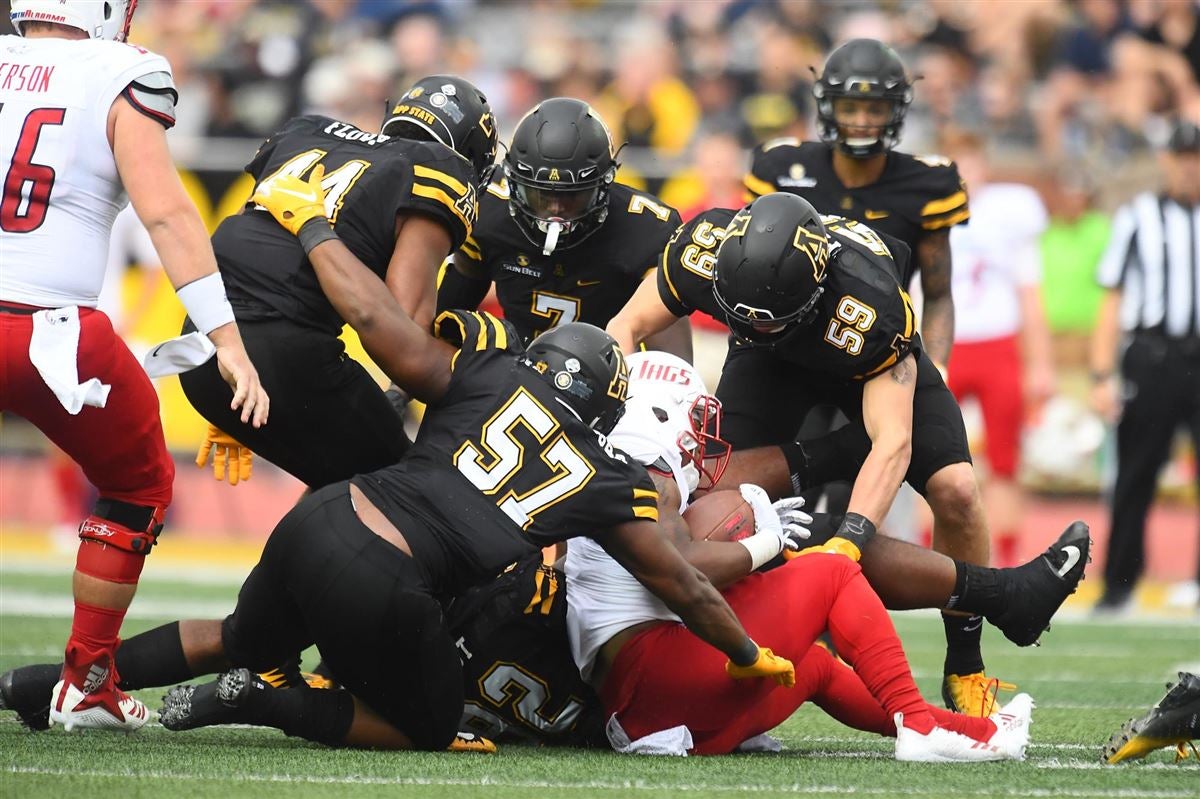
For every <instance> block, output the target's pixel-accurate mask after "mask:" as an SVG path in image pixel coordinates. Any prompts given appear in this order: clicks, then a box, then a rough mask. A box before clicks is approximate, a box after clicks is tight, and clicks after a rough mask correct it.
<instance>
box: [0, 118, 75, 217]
mask: <svg viewBox="0 0 1200 799" xmlns="http://www.w3.org/2000/svg"><path fill="white" fill-rule="evenodd" d="M3 111H4V104H3V103H0V112H3ZM66 114H67V110H66V109H65V108H35V109H34V110H32V111H30V112H29V114H28V116H26V117H25V122H24V123H23V124H22V125H21V134H20V136H18V137H17V146H16V148H15V149H14V150H13V155H12V162H11V164H10V165H9V167H8V174H7V175H5V176H4V194H3V198H2V199H0V230H4V232H6V233H31V232H33V231H35V230H37V229H38V228H39V227H41V226H42V223H43V222H45V221H46V210H47V208H49V206H50V191H51V190H52V189H53V188H54V176H55V172H54V167H51V166H46V165H45V164H35V163H33V151H34V150H36V149H37V146H38V139H39V138H41V135H42V128H43V127H44V126H46V125H61V124H62V123H63V119H64V118H65V117H66ZM26 184H31V185H30V186H29V195H28V201H26V194H25V186H26ZM22 205H24V208H23V209H22Z"/></svg>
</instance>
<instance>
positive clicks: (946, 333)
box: [917, 230, 954, 366]
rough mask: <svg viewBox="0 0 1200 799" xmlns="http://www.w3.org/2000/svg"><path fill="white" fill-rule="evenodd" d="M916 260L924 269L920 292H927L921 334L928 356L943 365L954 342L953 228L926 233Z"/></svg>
mask: <svg viewBox="0 0 1200 799" xmlns="http://www.w3.org/2000/svg"><path fill="white" fill-rule="evenodd" d="M917 263H918V265H919V266H920V270H921V292H922V293H923V294H924V295H925V300H924V305H923V306H922V309H921V310H922V313H921V338H922V340H923V341H924V342H925V352H926V353H927V354H928V355H929V357H930V358H932V359H933V360H934V362H935V363H937V364H940V365H943V366H944V365H945V364H946V362H947V361H948V360H949V359H950V347H951V345H953V344H954V297H953V295H952V294H951V292H950V287H951V277H952V274H953V267H952V261H951V257H950V231H949V230H936V231H933V232H931V233H928V234H926V235H925V236H924V237H923V238H922V239H921V240H920V241H919V242H918V243H917Z"/></svg>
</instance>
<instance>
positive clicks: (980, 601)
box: [946, 560, 1005, 616]
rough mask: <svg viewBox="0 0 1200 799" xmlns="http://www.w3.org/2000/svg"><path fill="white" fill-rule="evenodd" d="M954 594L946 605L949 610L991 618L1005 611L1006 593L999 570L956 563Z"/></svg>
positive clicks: (960, 562) (959, 561)
mask: <svg viewBox="0 0 1200 799" xmlns="http://www.w3.org/2000/svg"><path fill="white" fill-rule="evenodd" d="M954 570H955V575H954V594H953V595H951V597H950V601H949V602H947V603H946V608H947V609H948V610H960V611H963V612H965V613H978V614H979V615H980V616H990V615H992V614H993V613H1000V612H1002V611H1003V610H1004V606H1005V600H1004V591H1003V590H1002V589H1001V577H1000V572H999V570H998V569H989V568H988V567H987V566H976V565H975V564H973V563H963V562H962V561H961V560H956V561H954Z"/></svg>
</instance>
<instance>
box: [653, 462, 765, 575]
mask: <svg viewBox="0 0 1200 799" xmlns="http://www.w3.org/2000/svg"><path fill="white" fill-rule="evenodd" d="M648 471H649V474H650V479H651V480H653V481H654V488H655V489H656V490H657V491H658V525H659V527H661V528H662V529H663V532H664V533H665V534H666V536H667V539H668V540H669V541H670V542H671V543H672V544H674V545H675V548H676V549H678V550H679V552H680V554H682V555H683V557H684V559H686V560H687V562H688V563H690V564H691V565H692V566H694V567H696V568H697V569H699V571H700V573H701V574H703V575H704V576H705V577H707V578H708V580H709V582H711V583H712V584H713V585H715V586H716V587H717V588H724V587H725V586H727V585H732V584H733V583H736V582H737V581H738V580H740V579H742V578H743V577H745V576H746V575H747V574H749V573H750V570H751V566H752V565H753V564H752V562H751V560H750V551H749V550H748V549H746V548H745V547H744V546H742V545H741V544H738V543H730V542H728V541H693V540H692V534H691V531H690V530H689V529H688V526H687V522H686V521H684V519H683V517H682V516H680V515H679V485H678V484H677V483H676V482H675V480H674V479H673V478H671V477H668V476H666V475H663V474H662V473H660V472H656V471H653V470H648Z"/></svg>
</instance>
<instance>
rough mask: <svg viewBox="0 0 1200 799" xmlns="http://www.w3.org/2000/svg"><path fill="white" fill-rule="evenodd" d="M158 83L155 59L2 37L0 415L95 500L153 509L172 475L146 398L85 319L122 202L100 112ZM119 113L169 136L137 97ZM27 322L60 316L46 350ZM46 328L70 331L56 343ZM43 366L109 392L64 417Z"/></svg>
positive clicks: (118, 350)
mask: <svg viewBox="0 0 1200 799" xmlns="http://www.w3.org/2000/svg"><path fill="white" fill-rule="evenodd" d="M156 73H157V74H158V80H157V81H154V83H155V85H157V86H161V85H162V75H163V74H164V73H165V74H166V75H169V73H170V65H169V64H168V63H167V61H166V59H164V58H162V57H161V56H158V55H155V54H154V53H150V52H147V51H146V50H143V49H141V48H138V47H134V46H131V45H127V44H122V43H118V42H114V41H108V40H100V39H85V40H74V39H63V38H36V39H24V38H21V37H19V36H15V35H10V36H0V104H2V105H3V111H2V112H0V179H2V182H0V192H2V198H0V258H2V259H3V270H2V272H0V335H2V336H3V338H2V340H0V358H2V362H0V410H4V411H13V412H15V413H18V414H20V415H21V416H24V417H25V418H26V419H28V420H29V421H31V422H33V423H34V424H35V425H37V426H38V428H40V429H41V430H42V431H43V432H44V433H45V434H46V435H47V436H48V437H49V438H50V439H52V440H53V441H54V442H55V443H56V444H58V445H59V446H60V447H61V448H62V449H64V450H65V451H66V452H67V453H68V454H70V455H71V456H72V457H73V458H74V459H75V460H76V461H78V462H79V464H80V466H82V467H83V469H84V472H85V473H86V474H87V477H88V479H89V480H91V481H92V483H93V484H95V485H96V487H97V488H99V489H100V493H101V496H102V497H106V498H111V499H116V500H121V501H124V502H129V503H133V504H135V505H141V506H146V507H157V508H163V507H165V506H166V505H167V504H168V503H169V502H170V498H171V481H172V479H173V477H174V467H173V465H172V463H171V460H170V457H169V456H168V454H167V451H166V445H165V443H164V441H163V434H162V426H161V423H160V421H159V414H158V398H157V396H156V395H155V393H154V389H153V387H152V386H151V384H150V381H149V379H148V378H147V377H146V374H145V371H144V370H143V369H142V368H141V366H140V365H139V364H138V363H137V361H136V360H135V359H134V357H133V356H132V355H131V354H130V352H129V350H128V349H127V348H126V347H125V345H124V344H123V343H122V342H121V341H120V339H119V338H117V336H116V335H115V334H114V333H113V329H112V325H111V324H110V322H109V320H108V318H107V317H106V316H105V315H104V314H103V313H102V312H99V311H96V310H94V308H95V306H96V303H97V298H98V296H99V293H100V289H101V286H102V285H103V282H104V273H105V268H106V263H107V255H108V245H109V236H110V233H111V230H112V226H113V220H114V219H115V218H116V216H117V213H118V212H119V211H120V210H121V209H122V208H123V207H124V206H125V205H126V204H127V202H128V199H127V197H126V195H125V191H124V189H123V187H122V185H121V181H120V178H119V176H118V174H117V167H116V162H115V160H114V157H113V153H112V148H111V145H110V144H109V141H108V132H107V125H108V115H109V111H110V110H111V108H112V105H113V103H114V101H115V100H116V99H117V97H118V96H120V95H121V93H122V92H124V91H125V90H126V89H127V88H128V87H129V86H130V84H132V83H134V82H135V81H139V80H141V79H148V78H150V76H154V75H156ZM130 102H131V103H133V104H134V106H135V107H138V108H139V110H141V111H143V112H144V113H147V114H148V115H150V116H152V117H154V118H156V119H159V120H160V121H161V122H162V123H163V124H164V125H167V126H169V125H170V122H171V120H170V118H169V117H167V116H164V115H163V114H160V113H157V112H155V111H153V110H151V109H147V108H141V107H140V106H139V105H138V103H137V100H136V97H132V96H131V98H130ZM39 309H64V311H62V312H61V313H57V314H54V315H44V316H42V317H39V321H38V323H37V325H38V326H39V328H40V329H42V330H43V331H49V332H48V335H47V338H46V339H45V341H46V342H49V343H50V344H51V345H52V346H49V347H43V346H41V345H39V344H38V343H37V341H38V340H39V338H40V336H41V334H39V337H35V336H34V330H35V320H34V314H35V312H37V311H38V310H39ZM51 316H54V318H55V319H59V320H62V319H67V320H70V319H71V318H73V317H75V316H77V317H78V339H77V342H76V341H75V339H74V332H73V330H74V324H73V323H70V322H68V323H67V324H65V325H63V324H60V323H58V322H56V323H55V325H50V324H49V322H48V321H47V320H48V319H50V317H51ZM54 326H58V327H59V328H60V329H67V330H68V331H71V332H69V333H68V334H67V335H66V337H64V336H63V334H62V333H61V332H53V331H50V328H51V327H54ZM31 339H34V340H35V344H34V349H35V351H36V352H37V353H38V354H39V364H40V367H35V366H34V363H33V356H31V354H30V345H31ZM72 345H73V346H72ZM72 355H74V361H75V363H74V364H71V363H70V360H71V358H72ZM47 364H49V365H50V367H51V371H53V370H55V369H59V370H65V371H66V373H67V374H76V373H77V375H78V379H79V381H80V383H81V384H84V383H87V382H88V381H91V380H92V379H95V380H97V381H98V382H99V383H101V384H103V385H107V386H110V387H111V388H110V390H109V391H108V393H107V396H106V397H104V398H103V399H99V398H97V397H95V396H92V395H90V396H89V399H88V400H86V403H87V404H85V405H83V407H82V408H81V409H79V408H76V409H74V411H75V412H73V413H72V412H70V411H69V410H68V408H67V407H66V406H67V405H68V404H69V403H68V402H67V401H66V400H61V401H60V398H61V397H62V396H63V394H62V393H61V392H60V393H57V394H56V393H55V392H54V391H52V390H51V389H50V387H49V386H48V385H47V382H48V380H50V379H49V378H47V377H45V375H46V374H47ZM72 366H74V370H72V369H71V368H70V367H72ZM51 382H53V381H51Z"/></svg>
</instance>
